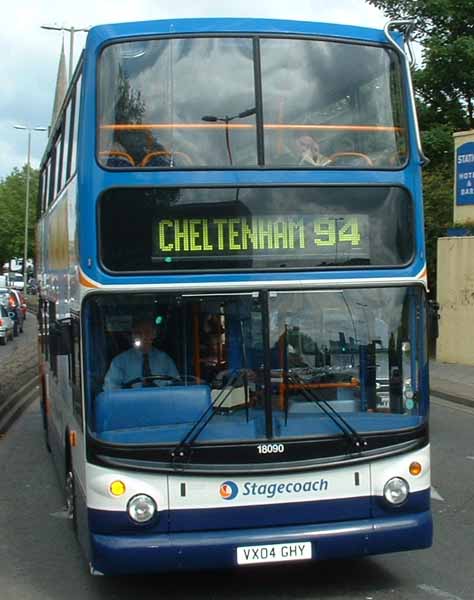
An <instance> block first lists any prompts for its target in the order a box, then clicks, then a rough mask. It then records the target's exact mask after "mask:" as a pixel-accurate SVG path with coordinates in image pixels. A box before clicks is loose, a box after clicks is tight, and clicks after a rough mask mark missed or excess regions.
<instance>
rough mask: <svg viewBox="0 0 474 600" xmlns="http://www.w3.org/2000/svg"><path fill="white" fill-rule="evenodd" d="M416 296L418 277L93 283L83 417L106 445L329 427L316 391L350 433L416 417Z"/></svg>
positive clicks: (262, 436)
mask: <svg viewBox="0 0 474 600" xmlns="http://www.w3.org/2000/svg"><path fill="white" fill-rule="evenodd" d="M422 301H423V297H422V292H420V291H419V289H418V288H389V289H382V288H376V289H371V290H366V289H358V290H344V291H342V290H333V291H317V292H316V291H315V292H278V293H277V292H271V293H270V294H269V295H268V293H266V292H265V293H264V292H255V293H245V294H222V295H204V296H203V295H192V294H189V295H186V294H183V295H179V296H177V295H170V294H113V295H111V294H107V295H105V294H104V295H94V296H91V297H90V299H89V300H88V301H87V302H86V306H85V310H84V325H85V344H84V347H85V365H86V393H87V399H88V400H87V402H88V419H89V430H90V432H91V433H92V434H93V435H95V436H97V437H98V438H99V439H101V440H103V441H106V442H110V443H116V444H165V445H178V444H180V443H182V441H183V440H184V439H189V438H190V432H191V431H193V436H192V439H193V443H218V442H235V441H237V442H238V441H253V440H267V439H268V438H269V437H270V438H272V437H277V438H282V439H284V438H295V437H301V438H318V437H330V436H340V435H341V431H340V428H338V427H337V425H336V424H335V422H334V420H332V419H330V418H328V416H327V414H326V412H325V411H324V410H322V409H321V402H327V403H329V404H330V405H331V406H332V409H333V410H334V411H336V412H338V413H339V414H341V415H343V418H344V419H345V420H346V421H347V422H348V423H350V426H351V427H352V428H353V430H354V431H356V432H357V433H370V432H374V431H387V432H388V431H392V430H399V429H406V428H412V427H415V426H417V425H418V424H420V423H421V422H422V419H423V415H424V404H423V397H422V388H423V369H424V364H425V355H424V353H425V343H424V339H423V335H422V331H423V327H422V321H423V310H422ZM265 332H268V335H266V333H265ZM270 424H271V425H270Z"/></svg>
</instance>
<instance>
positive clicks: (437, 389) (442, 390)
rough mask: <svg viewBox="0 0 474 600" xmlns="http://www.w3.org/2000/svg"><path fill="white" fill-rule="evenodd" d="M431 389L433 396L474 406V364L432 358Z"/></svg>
mask: <svg viewBox="0 0 474 600" xmlns="http://www.w3.org/2000/svg"><path fill="white" fill-rule="evenodd" d="M430 390H431V395H432V396H438V397H439V398H443V399H444V400H449V401H450V402H456V403H457V404H464V405H465V406H470V407H472V408H474V365H472V366H471V365H459V364H450V363H443V362H438V361H436V360H430Z"/></svg>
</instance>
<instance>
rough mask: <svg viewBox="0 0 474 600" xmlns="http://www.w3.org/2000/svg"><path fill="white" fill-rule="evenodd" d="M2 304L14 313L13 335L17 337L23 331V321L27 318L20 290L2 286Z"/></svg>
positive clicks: (0, 301)
mask: <svg viewBox="0 0 474 600" xmlns="http://www.w3.org/2000/svg"><path fill="white" fill-rule="evenodd" d="M0 304H2V305H3V306H4V307H5V308H6V309H7V311H9V312H11V313H13V321H14V327H13V335H14V336H15V337H16V336H17V335H18V334H19V333H21V332H22V331H23V321H24V320H25V318H24V316H23V309H22V306H21V297H20V295H19V293H18V290H12V289H9V288H0Z"/></svg>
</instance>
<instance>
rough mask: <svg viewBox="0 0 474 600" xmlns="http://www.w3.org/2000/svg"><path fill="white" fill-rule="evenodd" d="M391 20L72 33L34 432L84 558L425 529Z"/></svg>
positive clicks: (421, 309) (381, 545)
mask: <svg viewBox="0 0 474 600" xmlns="http://www.w3.org/2000/svg"><path fill="white" fill-rule="evenodd" d="M410 27H411V26H410V24H409V23H405V22H398V23H389V24H388V25H387V27H386V28H385V30H384V31H379V30H374V29H365V28H359V27H349V26H342V25H328V24H321V23H306V22H290V21H272V20H251V19H238V20H237V19H235V20H233V19H219V20H215V19H210V20H207V19H206V20H201V19H199V20H175V21H152V22H144V23H131V24H116V25H110V26H99V27H95V28H93V29H91V31H90V32H89V35H88V39H87V44H86V49H85V51H84V53H83V56H82V58H81V60H80V63H79V65H78V68H77V69H76V73H75V75H74V77H73V78H72V82H71V85H70V87H69V91H68V93H67V96H66V98H65V100H64V103H63V107H62V110H61V112H60V114H59V116H58V118H57V120H56V123H55V125H54V127H53V128H52V131H51V136H50V141H49V144H48V147H47V151H46V154H45V157H44V160H43V162H42V166H41V171H42V180H41V186H40V187H41V190H40V212H41V217H40V219H39V223H38V260H39V264H40V267H39V271H40V287H41V294H40V308H39V333H40V336H39V343H40V370H41V383H42V386H41V388H42V403H41V404H42V407H43V413H44V425H45V434H46V441H47V444H48V447H49V448H50V449H51V451H52V455H53V457H54V461H55V464H56V466H57V468H58V472H59V474H60V476H61V479H62V480H63V481H64V485H65V490H66V497H67V506H68V510H69V513H70V516H71V518H72V520H73V523H74V527H75V530H76V532H77V536H78V539H79V542H80V544H81V546H82V548H83V550H84V553H85V556H86V557H87V561H88V563H89V565H90V570H91V572H92V573H94V574H99V573H102V574H122V573H145V572H160V571H169V570H176V569H204V568H211V567H212V568H215V567H227V568H228V567H236V568H238V567H240V566H244V565H259V564H266V563H269V562H283V561H298V560H322V559H327V558H337V557H348V556H362V555H364V556H365V555H370V554H378V553H387V552H395V551H401V550H413V549H418V548H426V547H429V546H430V544H431V540H432V517H431V511H430V452H429V435H428V412H429V410H428V407H429V393H428V370H427V352H426V339H425V337H426V316H425V302H426V300H425V294H426V285H427V282H426V259H425V250H424V234H423V207H422V191H421V167H422V165H423V162H424V160H425V159H424V156H423V153H422V149H421V146H420V142H419V133H418V129H417V123H416V115H415V112H414V101H413V92H412V87H411V82H410V71H409V60H408V58H407V53H406V51H405V50H406V44H407V43H408V41H409V40H408V38H409V32H410ZM144 322H145V323H148V324H151V330H152V334H153V335H152V336H151V338H152V340H153V348H154V349H153V350H151V351H152V352H155V353H156V352H158V351H159V352H160V353H161V354H160V356H161V357H162V358H163V357H166V361H167V364H168V365H172V367H173V368H172V369H170V368H168V369H167V370H163V369H162V368H161V367H156V366H153V364H151V363H150V362H149V360H148V350H147V352H146V353H144V352H143V350H144V349H145V343H144V342H143V340H142V339H141V338H140V334H139V333H137V323H138V324H139V323H141V324H143V323H144ZM150 343H151V342H150ZM124 353H127V354H124ZM145 354H146V356H147V359H146V361H147V365H146V367H145V359H144V357H145ZM118 357H119V358H118ZM137 357H138V358H137ZM142 359H143V365H142V366H140V365H141V363H140V360H142ZM137 360H138V363H137V364H138V371H137V366H136V364H135V363H136V362H137ZM134 365H135V366H134ZM134 369H135V371H134ZM118 371H120V372H121V379H117V377H115V375H114V377H113V376H112V373H115V374H116V373H117V372H118Z"/></svg>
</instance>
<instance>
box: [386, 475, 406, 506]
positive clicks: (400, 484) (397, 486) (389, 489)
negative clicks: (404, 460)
mask: <svg viewBox="0 0 474 600" xmlns="http://www.w3.org/2000/svg"><path fill="white" fill-rule="evenodd" d="M409 491H410V488H409V487H408V483H407V482H406V481H405V480H404V479H402V478H401V477H393V479H389V480H388V481H387V483H386V484H385V487H384V488H383V495H384V498H385V500H386V501H387V502H388V503H389V504H395V505H399V504H403V502H405V500H406V499H407V498H408V492H409Z"/></svg>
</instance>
